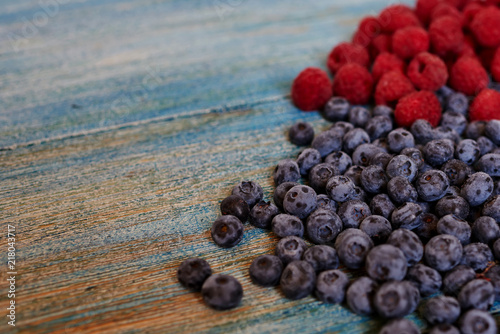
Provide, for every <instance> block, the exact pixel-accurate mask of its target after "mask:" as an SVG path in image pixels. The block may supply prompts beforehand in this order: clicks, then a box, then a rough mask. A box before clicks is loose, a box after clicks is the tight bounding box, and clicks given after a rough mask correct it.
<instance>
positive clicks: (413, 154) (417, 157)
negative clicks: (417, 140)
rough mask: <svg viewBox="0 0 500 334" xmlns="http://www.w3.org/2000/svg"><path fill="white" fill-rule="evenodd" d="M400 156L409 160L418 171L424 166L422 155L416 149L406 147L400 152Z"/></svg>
mask: <svg viewBox="0 0 500 334" xmlns="http://www.w3.org/2000/svg"><path fill="white" fill-rule="evenodd" d="M401 154H402V155H406V156H407V157H409V158H411V159H412V160H413V162H414V163H415V164H416V165H417V168H418V169H420V167H422V165H423V164H424V154H423V153H422V151H420V150H419V149H418V148H416V147H407V148H405V149H403V150H402V151H401Z"/></svg>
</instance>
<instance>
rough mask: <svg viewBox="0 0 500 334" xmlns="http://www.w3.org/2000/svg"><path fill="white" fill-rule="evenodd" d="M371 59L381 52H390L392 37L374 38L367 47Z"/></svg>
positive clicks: (385, 35) (383, 35) (384, 35)
mask: <svg viewBox="0 0 500 334" xmlns="http://www.w3.org/2000/svg"><path fill="white" fill-rule="evenodd" d="M369 50H370V56H371V57H372V59H375V58H377V56H378V55H379V54H380V53H382V52H392V37H391V35H388V34H381V35H378V36H377V37H375V38H374V39H373V40H372V42H371V44H370V47H369Z"/></svg>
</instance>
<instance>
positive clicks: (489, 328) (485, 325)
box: [458, 310, 498, 334]
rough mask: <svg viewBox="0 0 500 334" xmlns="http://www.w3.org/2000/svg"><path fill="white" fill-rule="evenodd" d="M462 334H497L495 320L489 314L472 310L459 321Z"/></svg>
mask: <svg viewBox="0 0 500 334" xmlns="http://www.w3.org/2000/svg"><path fill="white" fill-rule="evenodd" d="M458 325H459V329H460V332H461V333H462V334H497V333H498V332H497V324H496V322H495V319H494V318H493V317H492V316H491V314H489V313H488V312H484V311H481V310H470V311H467V312H466V313H465V314H463V315H462V317H460V320H459V321H458Z"/></svg>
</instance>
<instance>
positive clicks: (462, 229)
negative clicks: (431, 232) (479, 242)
mask: <svg viewBox="0 0 500 334" xmlns="http://www.w3.org/2000/svg"><path fill="white" fill-rule="evenodd" d="M437 232H438V233H439V234H449V235H452V236H454V237H456V238H457V239H458V240H460V242H461V243H462V245H466V244H468V243H469V241H470V237H471V233H472V231H471V227H470V225H469V223H468V222H467V221H466V220H464V219H461V218H460V217H457V216H455V215H446V216H443V217H441V219H439V222H438V224H437Z"/></svg>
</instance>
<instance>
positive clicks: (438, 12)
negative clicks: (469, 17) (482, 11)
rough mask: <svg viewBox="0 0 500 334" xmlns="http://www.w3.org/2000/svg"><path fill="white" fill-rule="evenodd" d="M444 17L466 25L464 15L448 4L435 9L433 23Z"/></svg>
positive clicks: (432, 13)
mask: <svg viewBox="0 0 500 334" xmlns="http://www.w3.org/2000/svg"><path fill="white" fill-rule="evenodd" d="M443 16H452V17H454V18H455V19H456V20H457V21H458V22H460V23H461V24H462V25H463V24H464V15H463V14H462V13H461V12H460V11H459V10H458V9H457V7H455V6H453V5H451V4H449V3H446V2H441V3H439V4H438V5H437V6H436V7H434V9H433V10H432V12H431V21H434V20H436V19H437V18H440V17H443Z"/></svg>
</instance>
